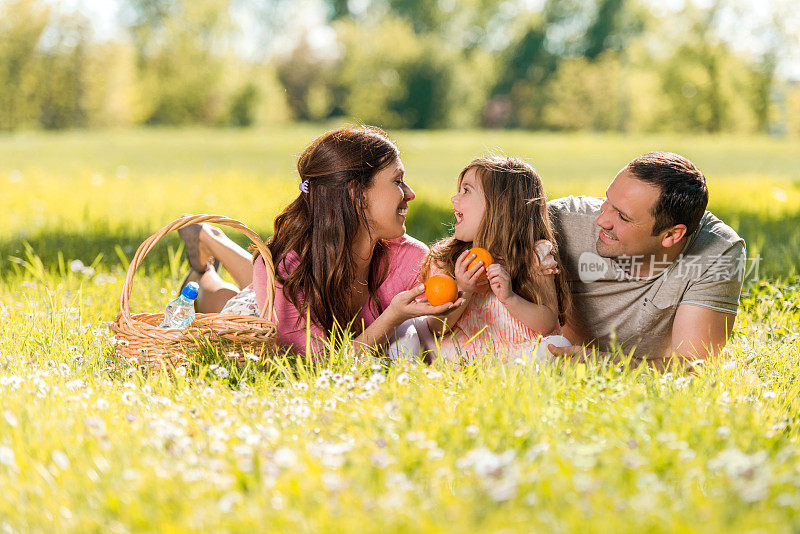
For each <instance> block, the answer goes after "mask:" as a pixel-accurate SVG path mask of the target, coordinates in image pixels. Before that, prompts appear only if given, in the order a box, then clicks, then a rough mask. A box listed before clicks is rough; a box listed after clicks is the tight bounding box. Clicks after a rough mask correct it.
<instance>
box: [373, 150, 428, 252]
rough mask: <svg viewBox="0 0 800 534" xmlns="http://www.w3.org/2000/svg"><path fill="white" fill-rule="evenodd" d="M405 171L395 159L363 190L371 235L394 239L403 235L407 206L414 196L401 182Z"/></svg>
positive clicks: (401, 164)
mask: <svg viewBox="0 0 800 534" xmlns="http://www.w3.org/2000/svg"><path fill="white" fill-rule="evenodd" d="M405 172H406V170H405V168H403V163H402V162H401V161H400V158H397V159H395V160H394V161H393V162H391V163H389V165H387V166H386V167H384V168H383V169H381V170H380V171H378V172H377V174H375V176H374V177H373V179H372V185H371V186H370V187H369V188H367V189H366V190H365V191H364V198H365V200H366V204H367V213H366V215H367V222H368V223H369V226H370V231H371V233H372V236H373V237H375V238H377V239H395V238H397V237H401V236H402V235H403V234H405V233H406V214H407V212H408V203H409V202H411V201H412V200H414V197H415V196H416V195H415V194H414V191H413V190H412V189H411V188H410V187H409V186H408V184H406V183H405V182H404V181H403V176H404V175H405Z"/></svg>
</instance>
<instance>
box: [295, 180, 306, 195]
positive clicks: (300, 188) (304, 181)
mask: <svg viewBox="0 0 800 534" xmlns="http://www.w3.org/2000/svg"><path fill="white" fill-rule="evenodd" d="M297 188H298V189H299V190H300V191H302V192H303V193H308V180H303V181H302V182H300V185H298V186H297Z"/></svg>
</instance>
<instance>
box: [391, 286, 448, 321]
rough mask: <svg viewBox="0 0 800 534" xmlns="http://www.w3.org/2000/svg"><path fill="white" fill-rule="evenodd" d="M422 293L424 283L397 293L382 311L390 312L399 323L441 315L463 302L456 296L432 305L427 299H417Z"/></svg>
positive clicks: (423, 291)
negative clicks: (454, 298)
mask: <svg viewBox="0 0 800 534" xmlns="http://www.w3.org/2000/svg"><path fill="white" fill-rule="evenodd" d="M423 293H425V284H420V285H418V286H415V287H412V288H411V289H409V290H408V291H402V292H400V293H398V294H397V295H395V296H394V298H392V301H391V302H390V303H389V307H388V308H386V311H385V312H384V313H391V314H392V317H393V318H394V319H395V321H396V322H397V324H400V323H402V322H404V321H407V320H408V319H412V318H414V317H421V316H423V315H441V314H443V313H447V312H449V311H452V310H453V309H455V308H457V307H458V306H461V305H462V304H464V299H463V298H458V299H456V301H455V302H447V303H445V304H442V305H440V306H432V305H431V304H430V303H429V302H428V301H427V300H417V299H418V298H419V297H420V296H421V295H422V294H423Z"/></svg>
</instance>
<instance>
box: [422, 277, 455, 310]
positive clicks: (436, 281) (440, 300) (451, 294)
mask: <svg viewBox="0 0 800 534" xmlns="http://www.w3.org/2000/svg"><path fill="white" fill-rule="evenodd" d="M425 297H426V298H427V299H428V302H430V303H431V306H441V305H442V304H445V303H447V302H455V301H456V299H457V298H458V284H456V281H455V280H453V277H451V276H448V275H446V274H435V275H433V276H431V277H430V278H428V279H427V280H426V281H425Z"/></svg>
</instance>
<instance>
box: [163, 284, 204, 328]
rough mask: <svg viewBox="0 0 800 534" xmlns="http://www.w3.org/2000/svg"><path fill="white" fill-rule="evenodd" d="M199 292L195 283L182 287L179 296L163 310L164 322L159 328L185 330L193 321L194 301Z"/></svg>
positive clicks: (198, 287)
mask: <svg viewBox="0 0 800 534" xmlns="http://www.w3.org/2000/svg"><path fill="white" fill-rule="evenodd" d="M199 292H200V286H198V285H197V282H189V283H188V284H186V286H184V288H183V290H182V291H181V294H180V295H179V296H178V298H176V299H175V300H173V301H172V302H170V303H169V304H167V307H166V308H165V309H164V321H163V322H162V323H161V324H160V325H158V326H159V328H180V329H181V330H186V329H187V328H189V325H190V324H192V321H194V301H195V299H196V298H197V294H198V293H199Z"/></svg>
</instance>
